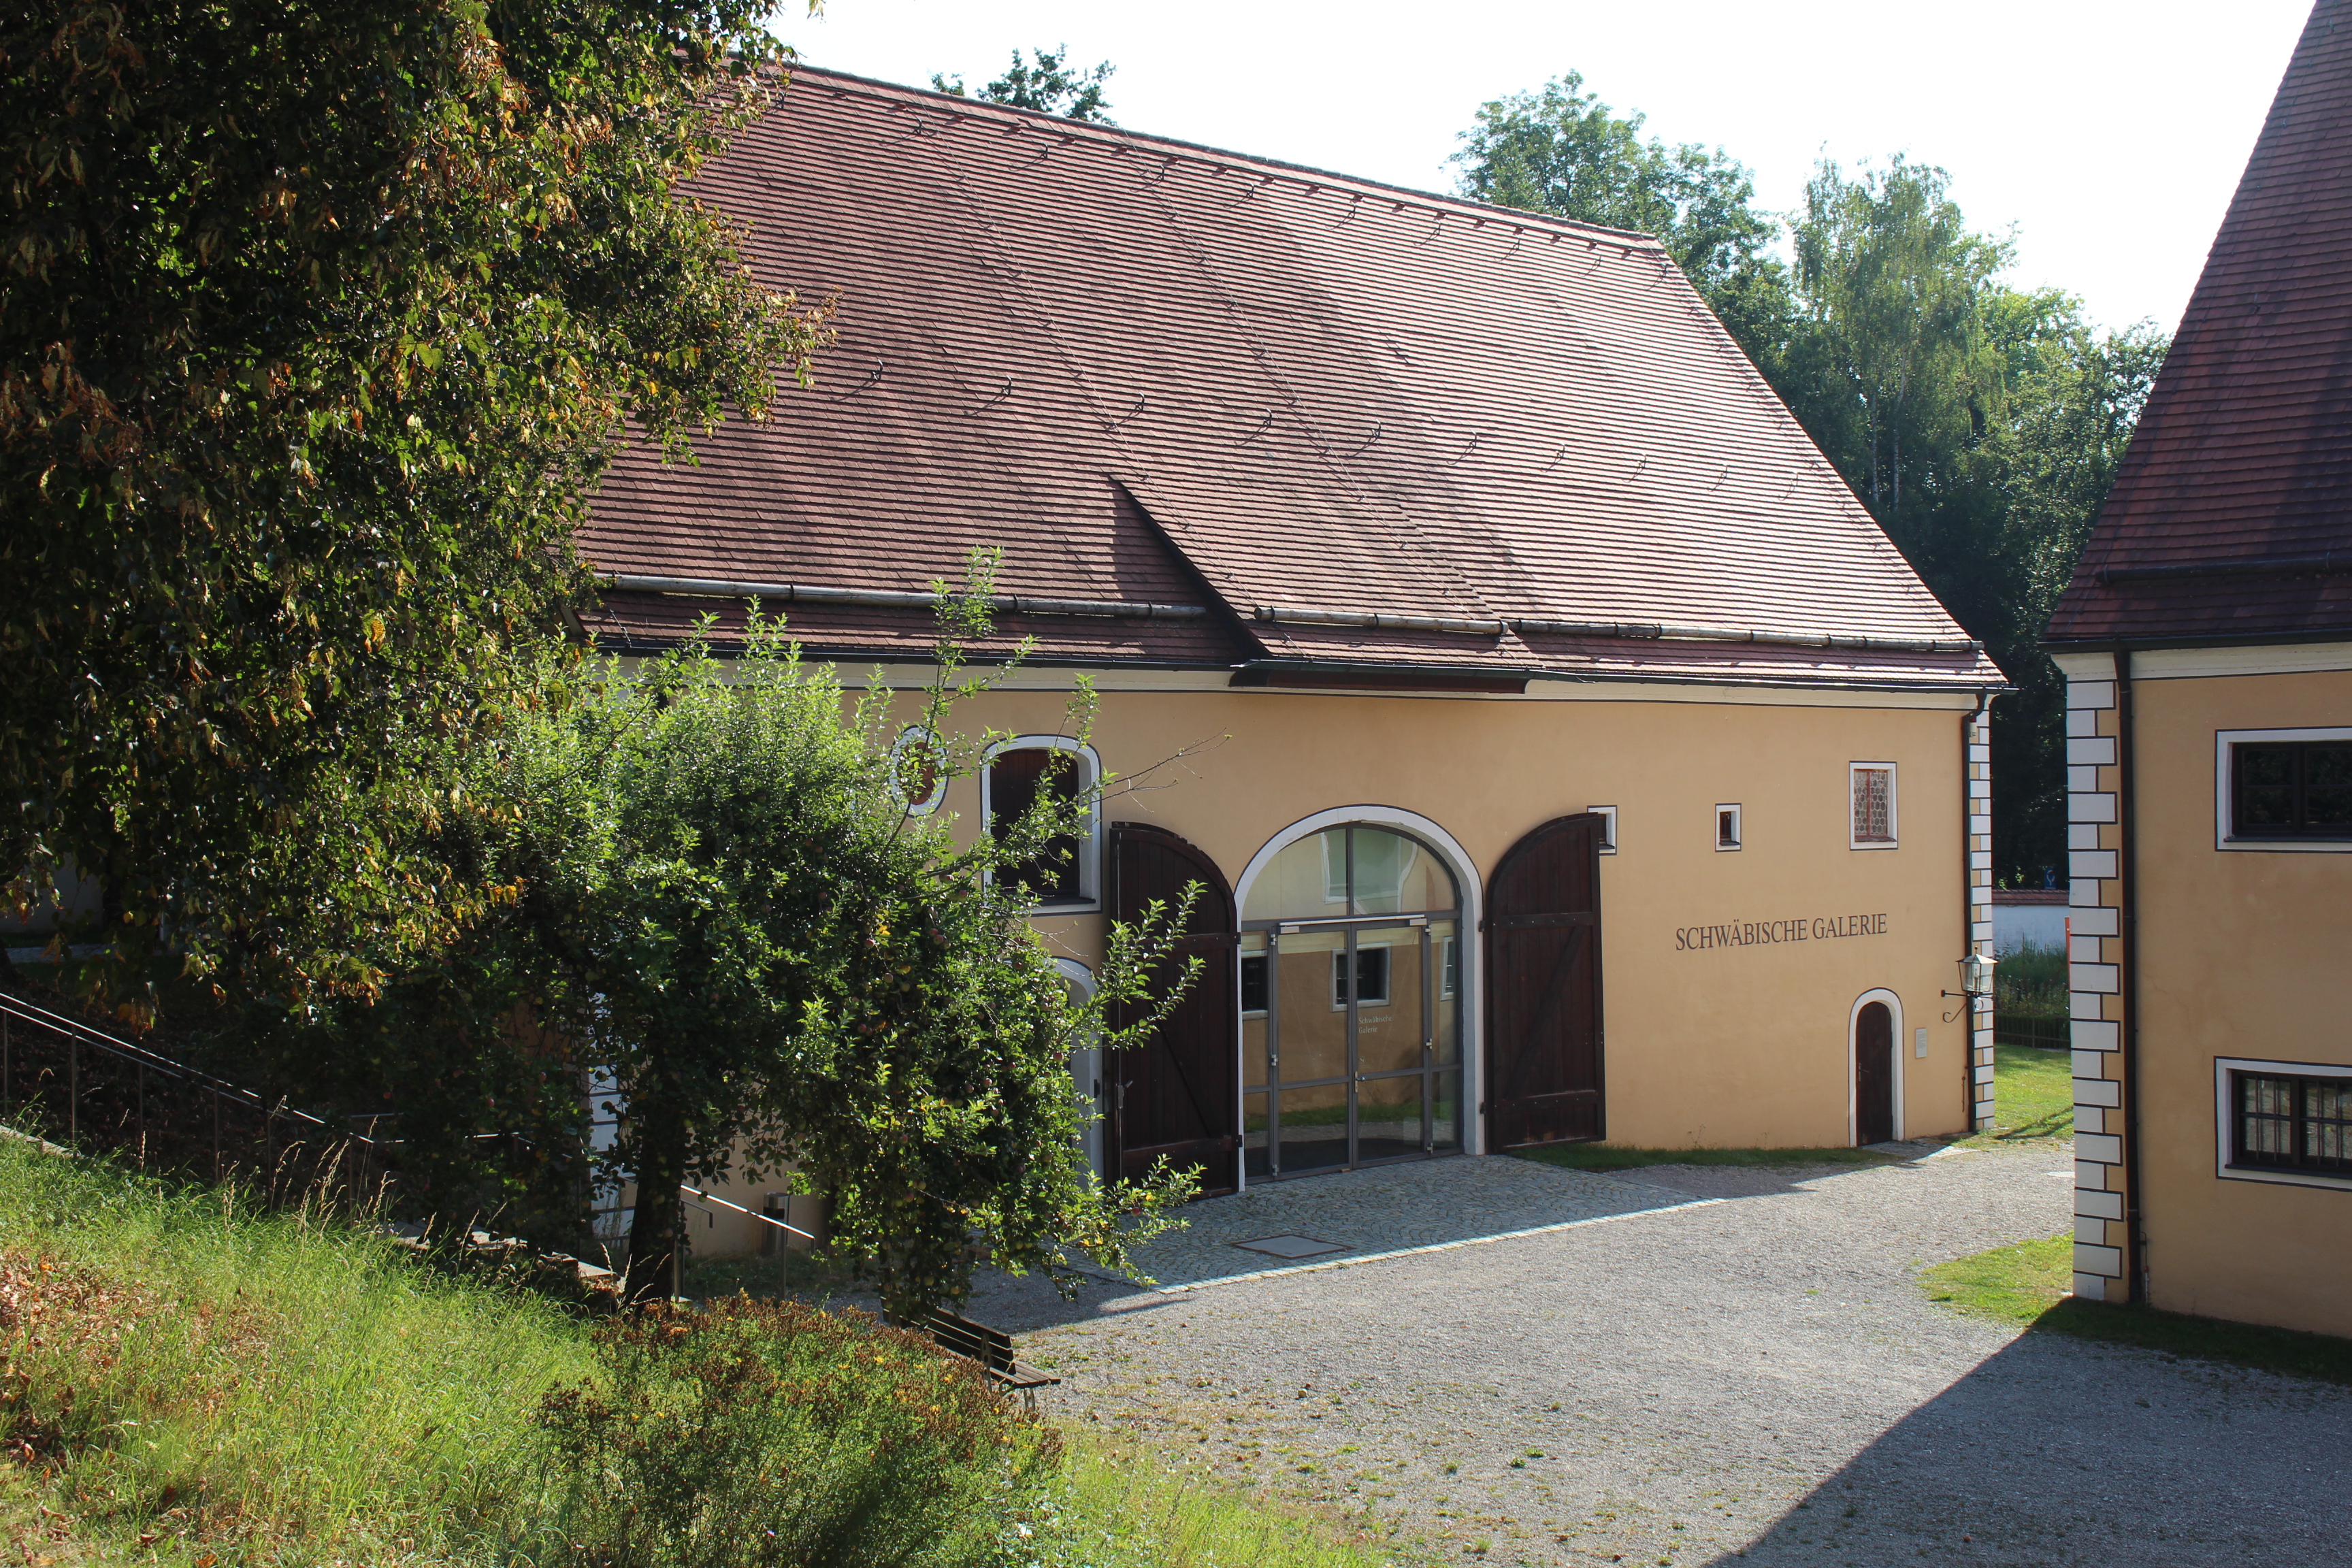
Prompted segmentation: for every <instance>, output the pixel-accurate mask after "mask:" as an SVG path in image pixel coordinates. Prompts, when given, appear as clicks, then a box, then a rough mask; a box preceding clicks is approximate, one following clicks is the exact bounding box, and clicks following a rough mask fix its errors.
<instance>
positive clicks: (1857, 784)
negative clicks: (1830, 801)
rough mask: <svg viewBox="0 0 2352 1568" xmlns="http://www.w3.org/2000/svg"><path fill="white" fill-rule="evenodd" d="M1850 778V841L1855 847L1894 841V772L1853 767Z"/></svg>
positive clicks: (1885, 769)
mask: <svg viewBox="0 0 2352 1568" xmlns="http://www.w3.org/2000/svg"><path fill="white" fill-rule="evenodd" d="M1853 841H1854V842H1855V843H1856V844H1892V843H1894V842H1895V770H1894V769H1893V768H1855V769H1853Z"/></svg>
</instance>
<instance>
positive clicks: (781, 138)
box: [581, 70, 2000, 686]
mask: <svg viewBox="0 0 2352 1568" xmlns="http://www.w3.org/2000/svg"><path fill="white" fill-rule="evenodd" d="M698 189H699V193H700V194H701V195H705V196H706V197H708V198H709V199H712V200H714V201H716V202H718V203H719V204H720V205H723V206H725V207H726V208H728V209H729V210H730V211H732V212H734V213H736V214H738V215H740V216H743V217H745V218H747V219H749V220H750V221H751V224H752V225H753V228H752V233H751V240H750V254H751V258H752V260H753V264H754V266H755V268H756V269H757V271H758V273H759V275H760V276H761V278H762V279H765V280H766V281H768V282H770V283H772V284H773V285H775V286H778V287H790V288H793V289H798V290H799V291H800V292H801V293H802V295H803V297H804V298H808V297H820V296H825V295H832V296H836V297H837V298H838V300H839V307H838V313H837V315H836V318H835V321H836V324H837V326H838V329H839V334H840V335H839V341H838V342H837V344H836V345H835V347H834V348H833V349H831V350H830V351H828V353H827V354H826V355H825V357H824V363H823V365H822V372H823V374H822V376H821V378H820V380H819V383H818V384H817V385H816V386H814V388H809V389H801V388H797V387H793V386H791V385H789V384H787V385H782V386H780V388H779V392H778V395H777V399H776V405H775V410H774V417H773V418H772V420H771V421H770V422H768V423H766V424H764V425H760V426H751V425H745V424H742V423H740V422H739V423H736V424H730V425H728V426H723V427H721V428H720V429H719V431H718V432H717V433H715V434H714V435H713V436H712V437H709V439H707V440H706V441H704V442H702V443H700V444H699V445H698V456H699V466H698V467H695V468H664V467H662V466H661V465H660V464H659V463H658V462H657V461H656V459H655V458H654V456H653V455H652V454H650V453H648V452H646V451H645V450H643V449H636V448H633V449H632V450H631V451H630V452H629V453H627V454H626V455H625V457H624V458H622V459H621V460H620V462H619V463H618V464H617V465H616V467H615V468H614V471H613V473H612V474H611V475H610V477H609V478H608V479H607V480H606V481H605V484H604V489H603V490H602V492H601V494H600V495H599V497H598V499H597V502H596V505H595V508H594V511H593V518H592V521H590V523H589V524H588V526H587V528H586V529H585V531H583V535H582V541H581V542H582V547H583V552H584V553H585V554H586V556H587V557H588V559H589V560H590V561H591V562H593V563H594V564H595V565H596V566H597V567H598V568H599V569H600V570H602V571H604V572H608V573H615V574H632V575H654V576H671V577H694V578H707V579H729V580H737V581H759V582H771V583H794V584H812V585H834V586H841V587H858V588H868V589H887V590H898V591H908V590H919V589H922V588H924V587H926V586H927V585H928V584H929V583H930V582H931V581H932V580H934V579H939V578H949V579H952V578H955V577H956V576H958V575H959V574H960V572H961V565H962V563H963V561H964V559H965V557H966V555H967V552H970V551H971V549H972V548H974V547H975V546H980V545H995V546H1001V547H1002V548H1003V552H1004V563H1003V569H1002V572H1001V574H1000V579H999V588H1000V591H1001V592H1005V593H1013V594H1022V595H1047V596H1055V597H1064V598H1084V599H1097V600H1103V599H1124V600H1150V601H1156V602H1162V603H1190V604H1198V603H1204V602H1209V601H1212V600H1213V602H1214V604H1215V605H1216V607H1217V608H1218V609H1219V610H1220V611H1221V612H1223V611H1230V612H1232V614H1231V616H1224V615H1222V614H1221V615H1220V616H1218V617H1215V618H1213V619H1204V620H1202V621H1199V622H1195V623H1188V624H1187V625H1185V626H1182V627H1181V628H1178V627H1171V626H1162V625H1160V624H1158V623H1139V624H1138V625H1136V626H1131V627H1130V628H1129V630H1128V631H1127V632H1126V633H1122V634H1119V635H1120V636H1121V637H1126V638H1127V639H1128V640H1127V642H1125V643H1119V645H1118V646H1120V647H1127V646H1129V645H1131V646H1132V647H1134V648H1135V649H1136V650H1137V651H1135V652H1134V653H1131V654H1117V655H1113V654H1111V653H1110V652H1109V651H1108V647H1109V645H1108V644H1107V643H1106V642H1105V641H1104V640H1103V639H1104V637H1105V636H1106V635H1107V634H1106V633H1105V632H1104V631H1103V628H1102V627H1101V626H1096V627H1092V628H1089V629H1086V630H1084V631H1080V630H1079V629H1077V628H1076V627H1074V626H1071V625H1069V624H1066V623H1065V624H1061V625H1053V624H1050V618H1048V617H1039V618H1038V619H1037V620H1036V622H1035V626H1036V629H1038V630H1039V631H1040V633H1041V634H1042V637H1043V651H1044V652H1045V654H1046V655H1047V656H1049V657H1055V658H1097V657H1122V658H1130V657H1131V658H1156V659H1163V660H1166V661H1170V662H1179V663H1181V662H1188V661H1191V660H1195V659H1197V660H1200V661H1202V662H1204V663H1232V662H1235V661H1239V660H1244V659H1252V658H1286V659H1309V660H1337V661H1345V662H1372V663H1384V664H1387V663H1393V664H1404V665H1421V666H1432V667H1444V668H1496V667H1502V668H1511V669H1545V670H1556V671H1557V672H1558V673H1561V674H1578V675H1591V676H1606V677H1610V678H1623V677H1627V676H1637V675H1641V674H1643V673H1645V672H1647V673H1654V674H1664V675H1674V676H1676V677H1678V678H1683V679H1772V680H1797V681H1835V682H1838V683H1854V682H1862V683H1870V684H1921V683H1924V684H1928V685H1961V686H1969V685H1983V684H1987V683H1989V682H1993V681H1997V680H1998V679H2000V676H1999V672H1998V671H1997V670H1995V669H1994V668H1993V667H1992V666H1991V664H1990V661H1989V660H1986V659H1985V658H1982V656H1981V655H1980V654H1978V653H1974V652H1965V653H1943V654H1936V653H1922V652H1905V651H1900V650H1887V649H1879V650H1848V651H1845V652H1841V653H1837V654H1834V655H1831V654H1827V653H1825V652H1824V651H1823V650H1822V649H1820V648H1799V649H1790V648H1779V649H1773V648H1768V647H1759V646H1751V645H1738V646H1736V647H1735V646H1728V645H1726V646H1708V645H1704V644H1700V643H1695V642H1688V641H1685V642H1676V643H1663V642H1656V641H1644V640H1640V639H1609V638H1601V639H1595V638H1591V637H1587V638H1583V639H1563V638H1561V637H1554V636H1547V635H1538V634H1532V633H1531V634H1526V635H1523V634H1521V633H1519V632H1518V631H1517V630H1513V629H1507V628H1501V627H1499V626H1497V623H1501V622H1504V621H1517V620H1518V619H1520V618H1534V619H1538V620H1549V621H1559V622H1575V623H1659V622H1666V623H1676V624H1681V625H1696V626H1719V627H1728V628H1780V629H1788V630H1794V631H1803V632H1811V633H1833V634H1838V635H1841V636H1843V637H1853V638H1860V637H1878V638H1882V639H1896V640H1901V641H1914V642H1952V641H1964V640H1965V637H1966V634H1965V633H1963V632H1962V631H1961V630H1960V629H1959V628H1958V626H1956V625H1955V624H1954V623H1953V621H1952V620H1951V618H1950V616H1948V615H1947V614H1946V613H1945V611H1944V609H1943V607H1942V606H1941V605H1939V604H1937V602H1936V600H1935V598H1934V596H1933V595H1930V594H1929V593H1928V592H1927V588H1926V587H1925V586H1924V585H1923V584H1921V583H1920V582H1919V580H1918V578H1917V576H1916V574H1914V573H1913V572H1912V571H1911V569H1910V567H1909V566H1908V564H1907V563H1905V561H1904V560H1903V558H1902V557H1901V555H1900V554H1899V553H1898V552H1896V551H1895V548H1894V546H1893V545H1892V544H1891V543H1889V542H1888V541H1887V539H1886V537H1885V534H1884V533H1883V532H1882V531H1880V530H1879V528H1878V527H1877V525H1876V524H1875V523H1874V521H1872V520H1871V518H1870V517H1869V515H1868V514H1867V513H1866V512H1864V510H1863V509H1862V507H1861V506H1860V505H1859V504H1858V503H1857V502H1856V501H1855V500H1854V499H1853V495H1852V493H1851V492H1850V491H1849V490H1848V489H1847V488H1846V487H1845V485H1844V483H1843V481H1842V480H1841V479H1839V478H1838V476H1837V474H1836V473H1835V472H1834V471H1833V470H1832V468H1830V466H1829V465H1828V463H1827V462H1825V461H1824V460H1823V459H1822V457H1821V455H1820V454H1819V452H1818V451H1817V450H1816V449H1815V448H1814V447H1813V445H1812V443H1811V441H1810V440H1809V439H1808V438H1807V437H1805V435H1804V433H1803V432H1802V431H1801V429H1800V428H1799V427H1798V426H1797V425H1796V424H1795V422H1794V421H1793V420H1792V419H1791V418H1790V416H1789V415H1788V413H1787V412H1786V410H1785V409H1784V408H1783V407H1782V406H1781V405H1780V402H1779V400H1778V399H1777V398H1776V397H1775V396H1774V395H1772V393H1771V391H1770V390H1769V388H1768V387H1767V386H1766V385H1765V384H1764V382H1763V381H1762V379H1761V378H1760V377H1759V376H1758V375H1757V374H1756V373H1755V371H1754V370H1753V369H1752V368H1751V367H1750V366H1749V365H1748V362H1747V361H1746V359H1745V358H1744V357H1743V356H1742V355H1741V354H1740V353H1739V352H1738V349H1737V348H1736V347H1735V346H1734V345H1733V344H1732V342H1731V341H1730V339H1729V338H1728V337H1727V335H1726V334H1725V333H1724V331H1723V330H1722V328H1721V326H1720V325H1719V324H1718V323H1717V321H1715V319H1714V317H1713V316H1712V315H1711V314H1710V313H1709V312H1708V311H1707V310H1706V307H1705V305H1704V304H1703V303H1702V302H1701V301H1700V300H1699V298H1698V296H1697V295H1696V293H1695V292H1694V291H1693V289H1691V287H1690V285H1689V283H1688V282H1687V281H1686V280H1685V279H1684V277H1683V275H1682V273H1681V271H1680V270H1679V269H1678V268H1675V266H1674V264H1673V263H1672V261H1671V260H1670V259H1669V258H1667V256H1666V254H1665V252H1664V249H1663V248H1662V247H1660V246H1659V245H1658V243H1657V242H1656V241H1655V240H1654V239H1652V238H1650V237H1646V236H1641V235H1630V234H1622V233H1618V232H1615V231H1612V230H1604V229H1595V228H1590V227H1585V226H1577V225H1572V224H1567V223H1562V222H1559V221H1555V220H1551V219H1548V218H1542V217H1538V216H1530V215H1528V214H1523V213H1517V212H1510V211H1506V210H1503V209H1499V208H1491V207H1483V206H1479V205H1475V204H1472V203H1466V202H1461V201H1456V200H1453V199H1450V198H1447V197H1443V196H1434V195H1423V194H1419V193H1412V192H1405V191H1399V190H1393V189H1390V188H1388V187H1384V186H1380V185H1375V184H1368V183H1365V182H1362V181H1356V180H1350V179H1348V178H1345V177H1343V176H1339V175H1335V174H1322V173H1318V172H1315V171H1309V170H1301V169H1297V168H1294V167H1290V166H1287V165H1284V164H1279V163H1268V162H1265V161H1262V160H1254V159H1249V158H1244V157H1241V156H1237V155H1234V154H1230V153H1214V152H1210V151H1207V150H1204V149H1201V148H1197V147H1192V146H1189V145H1186V144H1183V143H1180V142H1167V141H1162V140H1159V139H1155V138H1151V137H1147V136H1142V135H1139V134H1137V133H1134V132H1127V131H1122V130H1118V129H1115V128H1109V127H1103V126H1096V125H1088V124H1080V123H1076V122H1072V121H1058V120H1052V119H1048V118H1045V117H1043V116H1038V115H1034V114H1027V113H1024V112H1021V111H1018V110H1003V109H1000V108H997V107H995V106H992V105H986V104H980V103H975V102H971V101H969V100H958V99H950V98H942V97H940V96H937V95H933V94H928V93H920V92H915V91H912V90H909V89H901V88H894V87H887V86H884V85H881V84H877V83H873V82H866V81H861V80H858V79H854V78H848V77H842V76H837V75H834V74H831V73H826V72H819V71H814V70H802V71H798V72H796V73H795V77H794V80H793V85H792V86H791V88H790V89H788V90H787V92H786V93H785V94H784V97H783V100H782V106H781V107H780V108H779V109H778V110H775V111H773V112H772V113H771V114H769V115H768V116H767V117H766V118H765V119H763V120H762V121H761V122H760V123H759V124H758V125H757V126H755V127H754V128H752V129H751V131H750V132H747V133H746V134H745V135H744V137H743V138H742V139H741V141H740V142H739V143H738V144H737V145H736V147H735V148H733V149H732V150H730V153H728V155H727V156H726V157H724V158H723V159H721V160H719V161H718V162H717V163H714V164H713V165H712V167H711V168H710V169H709V172H708V173H707V174H706V176H705V177H704V178H703V180H702V181H701V182H700V183H699V186H698ZM616 604H617V602H616ZM1274 606H1289V607H1303V608H1307V609H1311V610H1317V611H1321V612H1328V613H1336V614H1339V615H1342V616H1345V615H1357V616H1371V615H1379V616H1405V617H1417V618H1420V619H1422V620H1424V621H1426V620H1436V621H1454V622H1475V623H1481V624H1485V625H1486V626H1489V627H1490V628H1494V629H1490V630H1489V631H1487V632H1486V633H1484V634H1476V635H1474V634H1471V633H1465V632H1431V631H1425V630H1420V629H1404V630H1395V629H1390V628H1388V627H1379V628H1374V627H1355V626H1335V625H1331V624H1328V622H1327V623H1324V624H1307V623H1299V622H1296V621H1292V620H1272V621H1270V620H1266V619H1264V618H1261V617H1260V616H1259V611H1260V610H1261V608H1262V607H1274ZM629 613H630V614H631V615H634V616H636V617H637V618H638V621H639V622H640V623H641V624H646V625H650V624H651V622H650V621H649V620H647V618H646V617H647V615H648V612H646V610H645V608H644V606H643V605H638V606H637V607H636V608H635V609H633V610H631V611H630V612H629ZM793 621H794V625H796V626H803V625H814V623H813V622H812V621H810V620H808V619H807V618H805V617H804V616H803V614H802V613H801V612H800V611H798V610H795V611H794V612H793ZM855 622H856V617H855V616H851V617H849V618H848V619H847V620H845V621H839V622H835V623H828V626H829V631H828V636H829V637H831V636H832V635H833V634H834V633H835V632H837V633H838V635H839V636H840V637H843V638H845V639H847V640H849V641H852V642H855V640H856V636H857V633H856V625H855V624H854V623H855ZM872 631H873V639H872V646H873V647H875V648H876V649H877V651H878V650H879V649H881V648H882V647H899V646H903V643H904V638H903V628H894V627H892V626H887V625H886V624H885V623H884V621H882V620H876V621H875V622H874V623H873V626H872ZM918 640H919V639H918ZM1111 642H1113V643H1118V637H1112V638H1111ZM860 646H864V645H860ZM1146 648H1149V649H1151V650H1152V651H1150V652H1149V653H1147V652H1145V651H1143V650H1144V649H1146Z"/></svg>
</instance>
